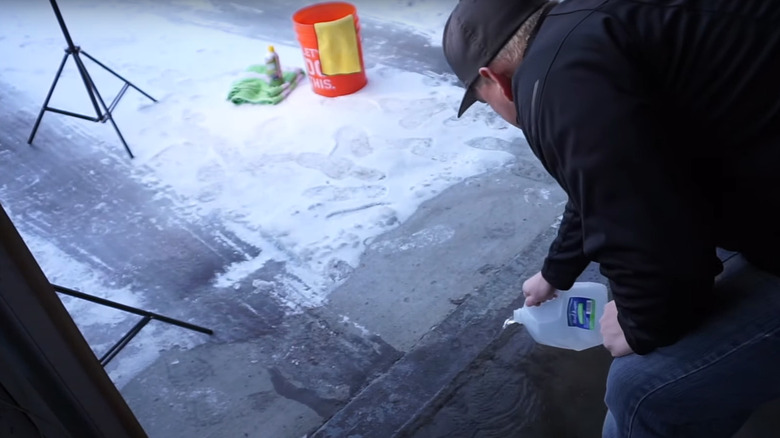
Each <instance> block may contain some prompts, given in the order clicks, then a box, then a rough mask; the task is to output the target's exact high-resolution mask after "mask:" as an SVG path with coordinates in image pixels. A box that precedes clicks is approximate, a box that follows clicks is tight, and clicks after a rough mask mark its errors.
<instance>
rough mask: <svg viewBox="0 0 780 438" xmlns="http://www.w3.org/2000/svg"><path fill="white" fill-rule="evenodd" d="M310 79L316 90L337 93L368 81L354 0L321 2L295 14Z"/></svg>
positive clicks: (352, 91) (324, 92) (296, 28)
mask: <svg viewBox="0 0 780 438" xmlns="http://www.w3.org/2000/svg"><path fill="white" fill-rule="evenodd" d="M293 23H294V24H295V33H296V34H297V36H298V42H299V43H300V45H301V48H302V49H303V59H304V61H305V62H306V70H307V72H308V76H309V81H311V84H312V88H313V90H314V92H315V93H317V94H319V95H322V96H327V97H337V96H343V95H345V94H352V93H354V92H356V91H358V90H360V89H361V88H363V87H364V86H365V85H366V84H367V83H368V79H366V71H365V67H364V65H363V47H362V45H361V43H360V23H359V21H358V16H357V9H356V8H355V6H353V5H352V4H350V3H344V2H328V3H319V4H315V5H312V6H308V7H305V8H303V9H300V10H298V12H296V13H295V14H294V15H293Z"/></svg>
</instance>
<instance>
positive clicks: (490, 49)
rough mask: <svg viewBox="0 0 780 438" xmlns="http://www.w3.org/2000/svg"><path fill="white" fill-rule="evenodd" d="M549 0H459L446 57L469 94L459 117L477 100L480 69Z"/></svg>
mask: <svg viewBox="0 0 780 438" xmlns="http://www.w3.org/2000/svg"><path fill="white" fill-rule="evenodd" d="M547 3H548V0H460V1H459V2H458V5H457V6H456V7H455V9H454V10H453V11H452V13H451V14H450V18H448V19H447V24H446V25H445V26H444V39H443V41H442V46H443V48H444V56H445V57H446V58H447V62H448V63H449V64H450V68H452V71H454V72H455V75H457V76H458V79H460V81H461V82H463V85H465V86H466V94H465V95H464V96H463V101H461V103H460V109H459V110H458V117H460V116H461V115H463V113H464V112H465V111H466V110H467V109H468V108H469V107H470V106H471V105H473V104H474V102H476V101H477V95H476V92H475V90H474V84H475V83H476V82H477V79H479V69H480V68H482V67H486V66H487V65H488V64H490V61H492V60H493V58H495V57H496V55H498V52H500V51H501V49H502V48H503V47H504V46H505V45H506V43H507V42H509V40H510V39H511V38H512V36H513V35H514V34H515V33H516V32H517V30H518V29H519V28H520V26H522V25H523V23H525V20H527V19H528V18H529V17H530V16H531V15H533V13H534V12H536V11H538V10H539V8H541V7H542V6H544V5H545V4H547Z"/></svg>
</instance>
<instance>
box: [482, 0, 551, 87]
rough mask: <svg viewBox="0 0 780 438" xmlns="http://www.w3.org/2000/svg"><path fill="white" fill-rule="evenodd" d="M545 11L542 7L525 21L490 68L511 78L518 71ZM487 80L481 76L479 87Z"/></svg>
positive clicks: (489, 65) (489, 64)
mask: <svg viewBox="0 0 780 438" xmlns="http://www.w3.org/2000/svg"><path fill="white" fill-rule="evenodd" d="M545 9H547V8H545V7H544V6H542V7H541V8H539V10H538V11H536V12H534V13H533V14H532V15H531V16H530V17H528V19H527V20H525V22H524V23H523V24H522V25H521V26H520V28H519V29H517V32H515V34H514V35H512V38H510V39H509V41H507V43H506V44H504V47H502V48H501V50H499V52H498V54H497V55H496V56H495V57H494V58H493V60H492V61H490V63H488V65H487V67H488V68H490V69H491V70H493V71H496V72H499V73H503V74H506V75H510V76H511V75H512V73H514V71H515V70H517V67H518V66H520V61H522V60H523V56H524V55H525V49H526V47H528V40H529V39H530V38H531V33H532V32H533V31H534V29H535V28H536V25H537V24H539V19H541V17H542V13H543V12H544V10H545ZM485 80H486V79H485V78H483V77H482V76H480V77H479V80H478V82H477V87H480V86H482V85H483V84H484V81H485Z"/></svg>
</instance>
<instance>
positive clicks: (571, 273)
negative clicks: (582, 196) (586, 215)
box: [542, 201, 590, 290]
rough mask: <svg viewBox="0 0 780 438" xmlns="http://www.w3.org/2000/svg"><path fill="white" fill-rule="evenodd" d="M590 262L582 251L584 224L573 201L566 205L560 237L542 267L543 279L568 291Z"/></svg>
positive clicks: (559, 288)
mask: <svg viewBox="0 0 780 438" xmlns="http://www.w3.org/2000/svg"><path fill="white" fill-rule="evenodd" d="M588 263H590V261H589V260H588V259H587V258H586V257H585V253H583V251H582V222H581V221H580V215H579V213H577V210H575V208H574V204H572V202H571V201H569V202H567V203H566V209H565V210H564V212H563V218H562V219H561V225H560V227H559V228H558V235H557V236H556V238H555V240H553V242H552V244H551V245H550V250H549V252H548V254H547V257H546V258H545V260H544V265H543V266H542V277H544V279H545V280H547V282H548V283H550V284H551V285H553V286H554V287H555V288H556V289H558V290H568V289H570V288H571V287H572V285H573V284H574V282H575V281H576V280H577V277H579V276H580V274H582V271H584V270H585V268H586V267H587V266H588Z"/></svg>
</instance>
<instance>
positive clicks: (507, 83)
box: [479, 67, 515, 102]
mask: <svg viewBox="0 0 780 438" xmlns="http://www.w3.org/2000/svg"><path fill="white" fill-rule="evenodd" d="M479 75H480V76H482V77H483V78H485V79H489V80H491V81H493V82H495V83H497V84H498V86H499V87H501V92H502V93H503V94H504V97H506V98H507V99H509V101H510V102H514V101H515V96H514V94H513V93H512V78H510V77H508V76H506V75H503V74H501V73H499V72H497V71H495V70H493V69H492V68H490V67H482V68H480V69H479Z"/></svg>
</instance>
